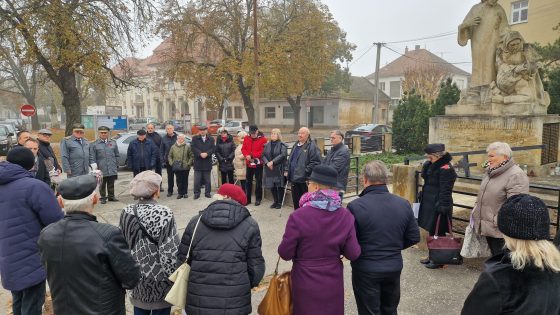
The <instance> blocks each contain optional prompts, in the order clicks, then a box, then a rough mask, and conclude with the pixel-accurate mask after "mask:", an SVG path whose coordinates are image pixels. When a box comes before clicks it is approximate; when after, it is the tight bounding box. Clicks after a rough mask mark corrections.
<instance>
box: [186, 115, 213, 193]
mask: <svg viewBox="0 0 560 315" xmlns="http://www.w3.org/2000/svg"><path fill="white" fill-rule="evenodd" d="M198 129H199V130H200V133H199V135H198V136H194V137H193V138H192V143H191V149H192V152H193V157H194V164H193V168H194V199H198V198H200V187H201V186H202V184H204V186H205V188H204V196H206V198H211V197H212V196H211V195H210V192H211V191H212V182H211V181H210V176H211V172H212V154H214V151H216V145H215V144H214V138H212V136H209V135H208V127H206V125H204V124H203V125H201V126H200V127H199V128H198Z"/></svg>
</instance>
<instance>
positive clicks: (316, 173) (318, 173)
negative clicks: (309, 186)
mask: <svg viewBox="0 0 560 315" xmlns="http://www.w3.org/2000/svg"><path fill="white" fill-rule="evenodd" d="M337 176H338V173H337V172H336V169H334V167H332V166H328V165H317V166H315V167H314V168H313V172H311V176H309V180H311V181H313V182H315V183H317V184H321V185H325V186H327V187H336V184H337V183H336V178H337Z"/></svg>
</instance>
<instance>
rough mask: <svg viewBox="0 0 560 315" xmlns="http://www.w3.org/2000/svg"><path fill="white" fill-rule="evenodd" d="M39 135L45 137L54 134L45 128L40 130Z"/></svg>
mask: <svg viewBox="0 0 560 315" xmlns="http://www.w3.org/2000/svg"><path fill="white" fill-rule="evenodd" d="M37 133H38V134H43V135H52V132H51V131H50V130H49V129H46V128H43V129H41V130H39V131H38V132H37Z"/></svg>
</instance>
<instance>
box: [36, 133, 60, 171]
mask: <svg viewBox="0 0 560 315" xmlns="http://www.w3.org/2000/svg"><path fill="white" fill-rule="evenodd" d="M38 141H39V152H38V153H37V154H38V155H39V156H40V157H42V158H43V160H48V159H49V158H50V159H51V161H52V162H53V164H54V167H55V168H56V169H57V170H61V169H62V168H61V167H60V164H58V159H57V158H56V154H54V150H53V148H52V146H51V144H50V143H48V142H43V141H41V140H38Z"/></svg>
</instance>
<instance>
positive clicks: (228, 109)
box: [226, 107, 233, 118]
mask: <svg viewBox="0 0 560 315" xmlns="http://www.w3.org/2000/svg"><path fill="white" fill-rule="evenodd" d="M226 116H227V118H233V117H232V116H233V110H232V108H231V107H226Z"/></svg>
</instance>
